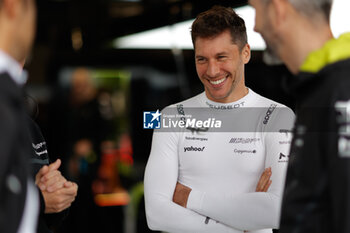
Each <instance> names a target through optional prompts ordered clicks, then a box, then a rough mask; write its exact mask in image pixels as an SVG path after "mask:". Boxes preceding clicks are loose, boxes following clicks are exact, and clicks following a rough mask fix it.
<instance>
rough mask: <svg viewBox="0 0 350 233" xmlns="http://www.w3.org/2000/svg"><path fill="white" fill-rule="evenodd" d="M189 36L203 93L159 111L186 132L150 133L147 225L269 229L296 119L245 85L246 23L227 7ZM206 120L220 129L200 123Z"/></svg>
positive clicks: (200, 20)
mask: <svg viewBox="0 0 350 233" xmlns="http://www.w3.org/2000/svg"><path fill="white" fill-rule="evenodd" d="M191 34H192V41H193V45H194V49H195V64H196V69H197V74H198V77H199V79H200V80H201V82H202V84H203V86H204V92H203V93H201V94H199V95H197V96H195V97H192V98H190V99H188V100H185V101H183V102H181V103H178V104H175V105H171V106H169V107H167V108H165V109H164V110H163V111H162V113H163V115H162V117H163V118H166V116H180V120H181V121H182V122H184V123H183V124H177V125H182V126H184V127H178V128H173V129H171V130H169V128H167V129H164V128H163V129H157V130H156V131H155V132H154V134H153V141H152V150H151V154H150V157H149V160H148V163H147V166H146V171H145V205H146V214H147V222H148V226H149V227H150V228H151V229H153V230H161V231H166V232H191V233H193V232H215V233H220V232H236V233H238V232H244V231H246V230H248V231H250V232H260V233H262V232H264V233H267V232H272V228H277V227H278V220H279V211H280V209H279V206H280V202H281V193H282V187H283V182H284V177H285V170H286V165H287V161H288V159H287V155H288V153H289V143H290V134H288V133H287V134H286V133H285V132H288V131H289V130H290V129H291V126H292V124H293V118H294V114H293V112H292V111H291V110H290V109H289V108H287V107H285V106H283V105H281V104H279V103H276V102H274V101H272V100H269V99H267V98H264V97H262V96H260V95H258V94H257V93H255V92H254V91H253V90H251V89H249V88H247V87H246V86H245V82H244V66H245V64H247V63H248V61H249V59H250V48H249V45H248V43H247V35H246V28H245V24H244V21H243V19H242V18H240V17H239V16H238V15H237V14H236V13H235V12H234V11H233V9H232V8H225V7H220V6H216V7H213V8H212V9H210V10H208V11H206V12H203V13H201V14H200V15H198V17H197V18H196V20H195V21H194V23H193V25H192V31H191ZM164 113H166V114H164ZM166 120H167V122H168V121H169V122H170V121H171V120H172V119H166ZM209 120H215V122H218V123H220V124H207V125H205V124H201V122H209ZM198 122H199V123H198ZM197 123H198V124H197ZM282 155H283V156H282ZM259 178H260V179H259Z"/></svg>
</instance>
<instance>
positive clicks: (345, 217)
mask: <svg viewBox="0 0 350 233" xmlns="http://www.w3.org/2000/svg"><path fill="white" fill-rule="evenodd" d="M249 2H250V4H251V5H252V6H253V7H254V8H255V10H256V20H255V30H256V31H257V32H260V33H261V35H262V36H263V38H264V39H265V41H266V43H267V45H268V49H269V50H270V51H271V52H272V53H274V54H275V55H276V56H278V57H279V58H280V59H282V60H283V61H284V62H285V64H286V66H287V67H288V68H289V70H290V71H291V72H292V73H294V74H295V75H296V77H294V78H293V79H292V80H291V83H290V88H291V91H292V92H293V93H294V95H295V98H296V101H297V110H296V115H297V119H296V123H295V126H294V132H293V133H294V138H293V141H292V147H291V154H290V156H291V157H290V162H289V165H288V172H287V180H286V186H285V192H284V196H283V203H282V213H281V214H282V215H281V224H280V232H281V233H288V232H298V233H303V232H307V233H313V232H317V233H322V232H327V233H329V232H337V233H343V232H350V221H349V217H350V195H349V190H350V173H349V171H350V137H349V135H350V127H349V126H350V111H349V109H350V33H345V34H342V35H341V36H339V38H337V39H335V38H333V35H332V32H331V29H330V24H329V20H330V12H331V6H332V0H250V1H249Z"/></svg>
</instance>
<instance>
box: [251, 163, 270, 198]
mask: <svg viewBox="0 0 350 233" xmlns="http://www.w3.org/2000/svg"><path fill="white" fill-rule="evenodd" d="M271 175H272V171H271V168H270V167H269V168H266V169H265V170H264V172H263V173H262V174H261V177H260V180H259V182H258V184H257V185H256V189H255V192H267V190H268V189H269V187H270V185H271V183H272V180H270V178H271Z"/></svg>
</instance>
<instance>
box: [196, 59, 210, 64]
mask: <svg viewBox="0 0 350 233" xmlns="http://www.w3.org/2000/svg"><path fill="white" fill-rule="evenodd" d="M206 61H207V59H205V58H204V57H197V58H196V62H197V63H199V64H203V63H205V62H206Z"/></svg>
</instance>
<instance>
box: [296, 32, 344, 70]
mask: <svg viewBox="0 0 350 233" xmlns="http://www.w3.org/2000/svg"><path fill="white" fill-rule="evenodd" d="M348 58H350V32H348V33H344V34H342V35H340V36H339V38H337V39H331V40H329V41H327V42H326V43H325V44H324V46H323V47H322V48H321V49H319V50H316V51H314V52H311V53H310V54H309V55H308V56H307V58H306V60H305V61H304V63H303V65H302V66H301V67H300V71H301V72H307V73H317V72H318V71H320V70H321V69H322V68H323V67H325V66H326V65H328V64H332V63H335V62H338V61H341V60H345V59H348Z"/></svg>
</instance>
